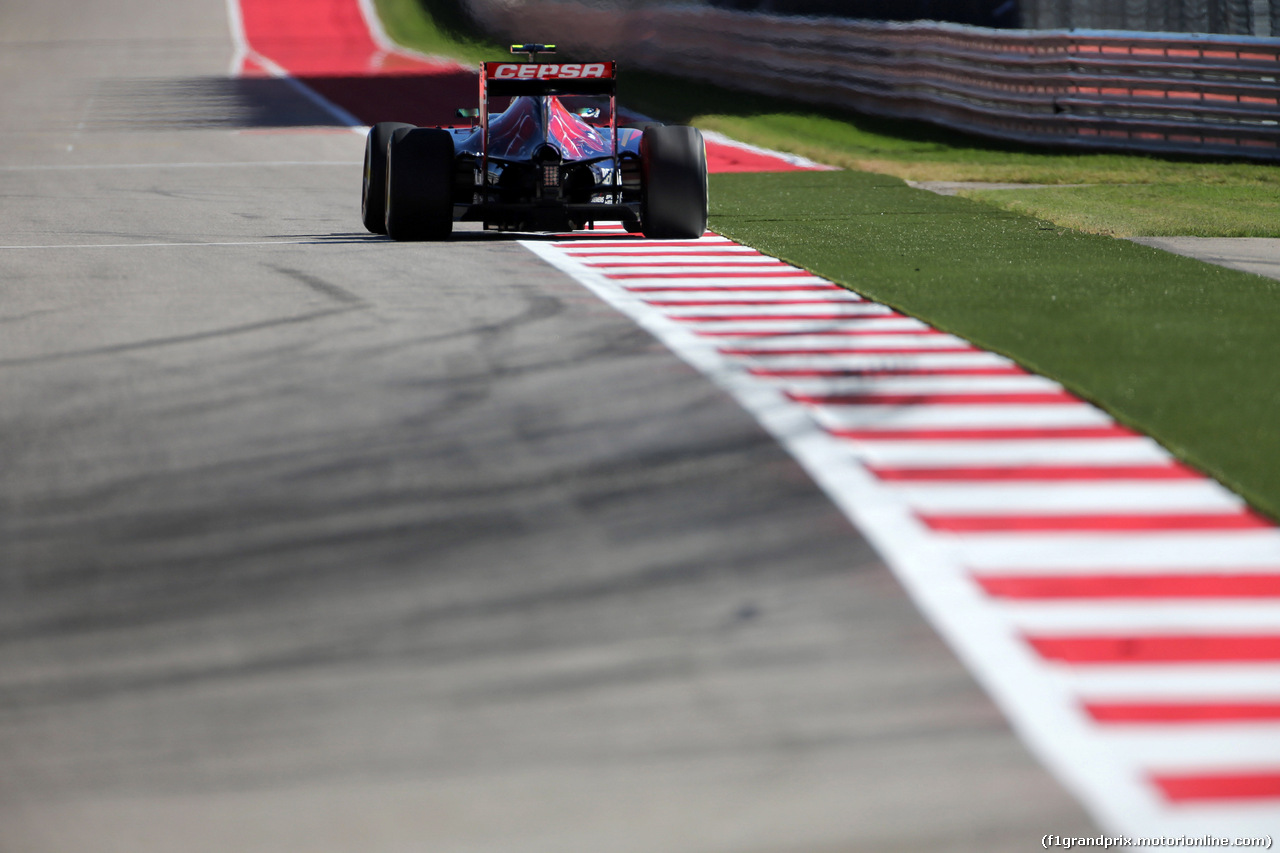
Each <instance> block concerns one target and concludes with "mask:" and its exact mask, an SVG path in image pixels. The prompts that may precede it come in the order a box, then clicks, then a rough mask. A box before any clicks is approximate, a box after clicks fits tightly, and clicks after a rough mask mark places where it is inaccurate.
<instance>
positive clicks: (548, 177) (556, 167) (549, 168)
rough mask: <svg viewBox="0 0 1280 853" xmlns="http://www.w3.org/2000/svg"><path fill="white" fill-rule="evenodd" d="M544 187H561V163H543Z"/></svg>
mask: <svg viewBox="0 0 1280 853" xmlns="http://www.w3.org/2000/svg"><path fill="white" fill-rule="evenodd" d="M542 185H543V186H544V187H547V188H548V189H549V188H551V187H559V186H560V164H559V163H543V164H542Z"/></svg>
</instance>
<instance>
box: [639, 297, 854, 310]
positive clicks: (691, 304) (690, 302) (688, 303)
mask: <svg viewBox="0 0 1280 853" xmlns="http://www.w3.org/2000/svg"><path fill="white" fill-rule="evenodd" d="M644 302H645V304H646V305H652V306H654V307H655V308H707V307H709V306H713V305H737V306H747V307H751V308H767V307H769V306H771V305H825V306H827V307H830V306H831V305H840V304H844V305H862V304H864V303H863V302H862V301H861V300H859V299H852V298H850V299H770V300H768V301H767V302H765V301H762V300H759V299H646V300H644Z"/></svg>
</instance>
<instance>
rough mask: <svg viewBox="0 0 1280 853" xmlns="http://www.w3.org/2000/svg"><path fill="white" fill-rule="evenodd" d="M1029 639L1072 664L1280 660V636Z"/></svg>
mask: <svg viewBox="0 0 1280 853" xmlns="http://www.w3.org/2000/svg"><path fill="white" fill-rule="evenodd" d="M1026 639H1027V642H1028V643H1029V644H1030V645H1031V647H1032V648H1033V649H1035V650H1036V651H1037V652H1039V653H1040V655H1041V657H1044V658H1046V659H1047V660H1053V661H1059V662H1061V663H1070V664H1127V663H1133V664H1148V663H1243V662H1257V661H1280V634H1173V635H1164V636H1140V635H1125V636H1104V637H1095V636H1090V637H1081V636H1066V637H1043V636H1041V637H1036V636H1029V637H1027V638H1026Z"/></svg>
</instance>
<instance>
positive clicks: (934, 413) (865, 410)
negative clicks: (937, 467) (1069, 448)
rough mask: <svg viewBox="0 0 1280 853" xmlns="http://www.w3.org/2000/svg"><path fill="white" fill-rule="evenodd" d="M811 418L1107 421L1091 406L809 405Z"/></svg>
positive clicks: (921, 424) (925, 423)
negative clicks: (811, 413) (810, 406)
mask: <svg viewBox="0 0 1280 853" xmlns="http://www.w3.org/2000/svg"><path fill="white" fill-rule="evenodd" d="M812 409H813V416H814V418H815V419H816V420H817V421H818V422H819V423H821V424H822V425H824V426H827V427H830V428H832V429H853V428H857V427H874V428H876V429H881V430H910V429H928V428H932V427H953V428H955V427H1080V426H1102V425H1105V424H1109V423H1111V419H1110V418H1108V417H1107V416H1106V413H1104V412H1100V411H1098V410H1097V409H1095V408H1093V407H1092V406H1088V405H1085V404H1083V403H1082V404H1077V405H1065V406H1059V405H1051V406H1037V405H1027V406H1023V405H1017V404H1012V405H999V406H984V405H978V406H951V405H932V406H877V405H870V406H813V407H812Z"/></svg>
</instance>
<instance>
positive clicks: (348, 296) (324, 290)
mask: <svg viewBox="0 0 1280 853" xmlns="http://www.w3.org/2000/svg"><path fill="white" fill-rule="evenodd" d="M268 266H269V268H270V269H273V270H275V271H276V272H278V273H280V274H281V275H285V276H288V277H289V278H291V279H293V280H294V281H298V282H301V283H302V284H304V285H306V286H307V287H309V288H310V289H311V290H314V291H315V292H316V293H319V294H320V295H322V296H327V297H329V298H330V299H332V300H334V301H335V302H341V303H342V304H343V305H352V306H360V307H365V308H367V307H368V306H369V303H368V302H366V301H365V300H364V299H363V298H362V297H359V296H356V295H355V294H354V293H352V292H351V291H349V290H347V289H346V288H343V287H339V286H338V285H336V284H333V283H332V282H328V281H325V280H324V279H322V278H320V277H319V276H315V275H311V274H310V273H305V272H303V271H302V270H295V269H291V268H289V267H278V266H275V265H274V264H269V265H268Z"/></svg>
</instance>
